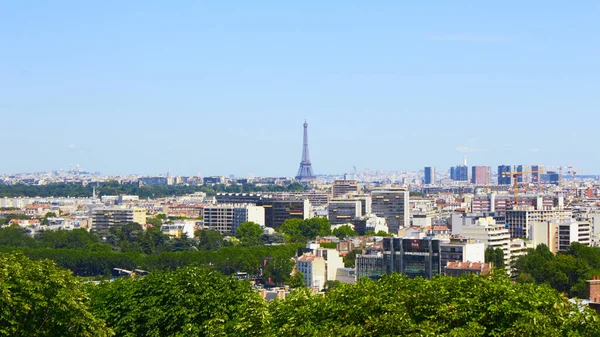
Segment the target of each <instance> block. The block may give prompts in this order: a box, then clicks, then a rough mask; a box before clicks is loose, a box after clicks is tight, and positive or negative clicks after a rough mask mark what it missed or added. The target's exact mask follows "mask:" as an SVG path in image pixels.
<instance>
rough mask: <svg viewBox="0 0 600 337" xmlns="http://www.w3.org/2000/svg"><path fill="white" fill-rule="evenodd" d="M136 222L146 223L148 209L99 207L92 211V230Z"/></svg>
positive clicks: (143, 224)
mask: <svg viewBox="0 0 600 337" xmlns="http://www.w3.org/2000/svg"><path fill="white" fill-rule="evenodd" d="M130 222H136V223H138V224H140V225H142V226H143V227H145V225H146V209H145V208H140V207H132V208H115V207H112V208H99V209H94V210H93V211H92V230H94V231H108V230H109V229H110V228H111V227H114V226H122V225H125V224H127V223H130Z"/></svg>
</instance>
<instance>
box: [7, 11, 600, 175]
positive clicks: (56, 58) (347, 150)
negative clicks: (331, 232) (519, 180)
mask: <svg viewBox="0 0 600 337" xmlns="http://www.w3.org/2000/svg"><path fill="white" fill-rule="evenodd" d="M0 13H2V14H1V17H2V19H1V20H0V46H1V48H0V114H1V115H0V120H1V123H2V126H3V127H2V129H1V130H2V132H0V141H1V142H2V144H4V146H3V151H2V152H3V156H2V158H3V160H2V161H1V162H0V172H5V173H15V172H32V171H44V170H54V169H59V168H63V169H67V168H68V167H69V164H73V165H75V164H80V165H81V166H82V168H84V169H87V170H90V171H100V172H103V173H143V174H158V173H162V172H166V171H167V170H169V169H171V171H172V172H173V174H180V175H189V174H196V173H201V174H203V175H216V174H221V175H228V174H235V175H238V176H246V175H248V174H250V173H252V174H254V175H277V176H293V175H295V173H296V171H297V168H298V163H299V161H300V156H301V147H302V124H303V122H304V119H305V118H306V119H307V121H308V123H309V141H310V153H311V160H312V163H313V168H314V171H315V172H316V173H317V174H324V173H343V172H347V171H350V170H351V169H352V166H353V165H355V166H356V167H357V168H358V169H364V168H370V169H380V170H403V169H407V170H415V169H421V168H422V167H423V166H429V165H432V166H436V167H438V170H440V171H441V170H447V169H448V167H449V166H450V165H455V164H458V163H460V162H461V161H462V157H463V155H466V156H467V158H468V163H469V165H491V166H496V165H498V164H505V163H506V164H520V163H523V164H535V163H539V164H546V165H573V166H574V167H576V168H577V169H579V171H580V172H583V173H600V156H598V154H599V153H598V152H599V151H598V141H597V136H596V134H597V130H596V128H597V125H598V122H600V117H599V113H600V103H599V100H598V97H599V93H600V82H599V80H598V79H599V78H600V65H599V63H598V62H599V60H600V38H598V36H600V2H597V1H576V2H565V1H503V2H496V3H492V2H482V1H302V2H295V3H292V2H291V1H230V2H223V1H214V2H208V1H96V2H90V1H53V2H27V1H12V2H9V1H5V2H2V3H0Z"/></svg>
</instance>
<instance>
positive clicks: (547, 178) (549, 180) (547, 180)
mask: <svg viewBox="0 0 600 337" xmlns="http://www.w3.org/2000/svg"><path fill="white" fill-rule="evenodd" d="M540 179H542V183H544V184H552V185H556V186H558V185H559V183H560V175H559V174H558V172H556V171H548V172H546V173H544V174H541V175H540Z"/></svg>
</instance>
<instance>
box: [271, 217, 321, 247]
mask: <svg viewBox="0 0 600 337" xmlns="http://www.w3.org/2000/svg"><path fill="white" fill-rule="evenodd" d="M276 230H277V231H278V232H280V233H283V235H284V238H285V241H286V242H307V241H309V240H312V239H314V238H316V237H318V236H327V235H331V224H330V223H329V220H327V218H311V219H306V220H301V219H288V220H286V221H284V222H283V224H281V226H280V227H278V228H277V229H276Z"/></svg>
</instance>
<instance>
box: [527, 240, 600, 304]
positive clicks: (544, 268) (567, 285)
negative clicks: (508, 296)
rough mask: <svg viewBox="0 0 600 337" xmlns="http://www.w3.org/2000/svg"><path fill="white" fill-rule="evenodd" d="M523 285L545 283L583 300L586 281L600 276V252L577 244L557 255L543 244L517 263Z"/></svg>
mask: <svg viewBox="0 0 600 337" xmlns="http://www.w3.org/2000/svg"><path fill="white" fill-rule="evenodd" d="M516 268H517V269H518V270H519V275H518V277H517V281H518V282H520V283H532V282H535V283H545V284H548V285H550V286H552V287H553V288H554V289H556V290H558V291H560V292H564V293H566V294H568V295H569V296H573V297H575V296H577V297H582V296H583V294H584V291H585V281H586V280H590V279H592V277H593V276H594V275H600V249H598V248H597V247H587V246H584V245H582V244H580V243H577V242H574V243H572V244H571V246H570V247H569V250H567V251H566V252H559V253H558V254H556V255H554V254H552V252H551V251H550V250H549V249H548V246H546V245H544V244H541V245H539V246H537V247H536V248H535V249H529V252H528V254H527V255H525V256H522V257H520V258H519V260H517V263H516Z"/></svg>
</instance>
